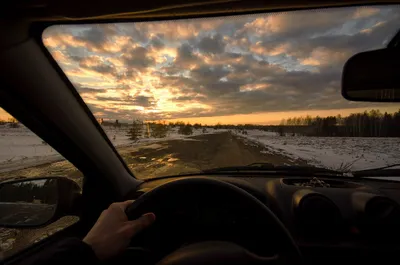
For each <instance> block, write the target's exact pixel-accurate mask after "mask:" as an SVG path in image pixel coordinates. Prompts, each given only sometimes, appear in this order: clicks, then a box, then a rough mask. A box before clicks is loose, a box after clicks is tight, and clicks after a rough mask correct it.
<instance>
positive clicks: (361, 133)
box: [281, 110, 400, 137]
mask: <svg viewBox="0 0 400 265" xmlns="http://www.w3.org/2000/svg"><path fill="white" fill-rule="evenodd" d="M281 125H282V126H284V127H283V128H285V127H291V129H292V130H289V132H292V133H297V132H298V131H300V130H302V129H303V130H302V131H305V132H306V134H307V135H310V136H349V137H400V110H399V111H397V112H395V113H387V112H385V113H381V112H380V111H379V110H371V111H369V112H367V111H365V112H363V113H354V114H350V115H349V116H346V117H342V116H340V115H337V116H328V117H325V118H321V117H318V116H317V117H310V116H306V117H293V118H289V119H287V120H282V122H281ZM302 127H307V128H308V129H309V130H304V128H302Z"/></svg>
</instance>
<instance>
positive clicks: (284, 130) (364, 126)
mask: <svg viewBox="0 0 400 265" xmlns="http://www.w3.org/2000/svg"><path fill="white" fill-rule="evenodd" d="M107 125H109V126H114V127H119V126H124V127H125V126H128V128H129V129H128V133H127V135H128V136H129V138H130V139H131V140H133V141H136V140H138V139H139V138H140V137H142V136H143V135H144V137H155V138H163V137H166V136H167V134H168V131H169V130H170V129H173V128H178V130H177V131H178V133H179V134H183V135H192V134H193V130H194V129H201V130H202V132H203V133H206V132H207V130H208V129H211V128H212V129H215V130H219V129H226V130H238V131H239V132H242V133H243V134H246V133H247V131H246V130H254V129H258V130H264V131H271V132H276V133H278V134H279V135H281V136H285V135H304V136H343V137H400V110H399V111H397V112H394V113H387V112H385V113H381V112H380V111H379V110H374V109H373V110H370V111H365V112H362V113H353V114H350V115H348V116H341V115H336V116H328V117H319V116H316V117H311V116H305V117H303V116H302V117H291V118H288V119H286V120H282V121H281V123H280V124H279V125H260V124H238V125H233V124H221V123H218V124H216V125H204V124H200V123H194V124H191V123H185V122H183V121H177V122H169V123H166V122H165V121H159V122H147V123H144V122H143V121H140V120H134V121H133V122H132V123H130V124H126V125H125V124H123V125H122V124H121V123H118V122H117V121H116V122H114V123H109V124H107ZM107 125H106V124H103V126H107Z"/></svg>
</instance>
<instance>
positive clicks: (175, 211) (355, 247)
mask: <svg viewBox="0 0 400 265" xmlns="http://www.w3.org/2000/svg"><path fill="white" fill-rule="evenodd" d="M196 177H208V178H215V179H218V180H221V181H224V182H227V183H230V184H233V185H235V186H237V187H239V188H241V189H243V190H245V191H247V192H248V193H250V194H252V195H253V196H254V197H256V198H257V199H258V200H260V201H261V202H262V203H264V204H265V205H267V206H268V207H269V208H270V209H271V211H273V212H274V213H275V215H276V216H277V217H278V218H279V219H280V220H281V221H282V223H283V224H284V225H285V226H286V228H287V229H288V230H289V232H290V233H291V235H292V237H293V238H294V239H295V241H296V243H297V245H298V246H299V248H300V249H301V251H302V253H303V255H304V256H305V258H306V259H307V261H308V262H310V263H319V262H324V263H325V264H326V263H329V264H330V263H332V264H333V263H337V262H338V261H340V260H341V259H342V258H343V257H346V258H354V259H357V260H358V261H360V259H361V260H362V259H365V260H366V261H367V260H370V259H371V258H378V259H380V260H382V257H386V258H388V259H390V257H391V255H393V256H395V255H397V253H398V251H399V250H400V241H399V240H398V238H399V237H400V192H399V191H400V183H398V182H391V181H384V180H376V179H365V178H364V179H350V178H329V177H318V178H316V177H293V176H291V177H285V176H277V177H271V176H268V177H263V176H236V175H235V176H229V175H227V176H220V175H218V176H196ZM179 178H183V177H179ZM179 178H175V177H173V178H163V179H154V180H148V181H146V182H144V183H142V184H141V186H140V187H139V189H138V190H137V193H136V195H135V196H136V197H138V196H140V195H141V194H143V193H145V192H147V191H149V190H151V189H153V188H155V187H157V186H160V185H162V184H164V183H167V182H170V181H174V180H176V179H179ZM185 178H186V177H185ZM188 178H190V177H188ZM188 196H190V195H188ZM196 196H197V197H196V200H191V199H190V200H189V199H188V200H182V199H180V201H170V202H165V203H163V204H162V205H161V206H160V207H162V208H163V210H164V212H166V213H168V215H169V216H173V218H172V220H171V223H169V227H174V225H175V227H185V226H187V227H186V232H185V233H186V234H190V233H188V231H189V230H190V229H191V228H192V229H191V230H190V231H192V230H193V227H203V228H204V227H207V228H208V229H209V230H210V228H213V229H211V231H212V234H214V235H216V237H217V236H225V237H224V238H225V239H226V236H227V235H228V234H229V232H228V230H226V233H225V229H224V228H232V227H233V229H234V227H235V225H236V224H243V223H246V224H247V226H246V227H247V230H248V231H237V234H239V235H241V237H240V238H241V240H242V242H239V243H243V244H242V245H246V244H250V243H249V242H250V241H251V239H252V236H251V234H254V233H257V232H256V231H257V228H256V227H257V225H259V224H257V221H256V220H257V216H255V215H252V213H251V209H246V208H244V206H242V205H241V204H240V202H232V201H229V200H225V199H224V198H222V197H221V198H217V199H215V198H208V196H209V194H202V195H200V196H199V195H198V194H197V195H196ZM211 201H212V202H211ZM238 213H240V214H238ZM188 224H191V226H188ZM261 225H262V224H261ZM168 230H170V229H168ZM194 230H196V229H194ZM197 231H198V232H199V233H198V234H197V235H196V236H195V239H194V238H192V240H194V241H195V240H201V236H202V232H201V231H203V230H202V229H197ZM230 231H232V230H230ZM191 235H192V236H193V233H191ZM165 236H166V237H171V236H172V235H171V234H169V235H165ZM269 236H270V237H271V245H270V246H268V247H270V248H271V249H273V231H271V235H269ZM228 239H229V238H228ZM187 240H188V241H190V239H189V237H188V238H187ZM258 247H259V248H260V247H261V248H266V247H267V246H258Z"/></svg>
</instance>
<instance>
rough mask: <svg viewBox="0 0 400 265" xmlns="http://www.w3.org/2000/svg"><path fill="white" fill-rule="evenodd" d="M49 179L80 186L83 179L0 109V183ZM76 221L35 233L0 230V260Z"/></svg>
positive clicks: (70, 219) (67, 219)
mask: <svg viewBox="0 0 400 265" xmlns="http://www.w3.org/2000/svg"><path fill="white" fill-rule="evenodd" d="M50 176H62V177H66V178H69V179H72V180H74V181H76V182H77V183H78V185H79V186H82V180H83V176H82V174H81V173H80V172H79V170H78V169H76V168H75V167H74V166H73V165H72V164H71V163H69V162H68V161H67V160H65V159H64V158H63V157H62V156H61V155H60V154H59V153H58V152H57V151H55V150H54V149H53V148H52V147H51V146H50V145H48V144H47V143H46V142H45V141H43V140H42V139H40V138H39V137H38V136H36V135H35V134H34V133H33V132H32V131H30V130H29V129H28V128H26V127H25V126H24V125H23V124H21V123H20V122H18V121H17V120H16V119H15V118H13V117H12V116H11V115H9V114H8V113H7V112H5V111H4V110H3V109H1V108H0V182H4V181H7V180H13V179H23V178H34V177H50ZM48 195H49V196H50V194H48ZM44 196H45V195H44ZM2 199H3V198H2ZM1 203H4V202H3V201H1V202H0V204H1ZM11 210H12V209H11ZM30 214H32V215H33V213H30ZM77 220H78V218H77V217H75V216H67V217H63V218H61V219H59V220H57V221H56V222H54V223H52V224H49V225H48V226H45V227H41V228H38V229H11V228H3V227H0V260H2V259H4V258H6V257H9V256H11V255H13V254H15V253H17V252H19V251H21V250H23V249H24V248H26V247H29V246H31V245H32V244H35V243H37V242H39V241H41V240H43V239H45V238H47V237H48V236H50V235H52V234H54V233H56V232H58V231H60V230H62V229H64V228H65V227H67V226H69V225H71V224H73V223H74V222H76V221H77Z"/></svg>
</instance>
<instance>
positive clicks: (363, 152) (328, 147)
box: [234, 130, 400, 170]
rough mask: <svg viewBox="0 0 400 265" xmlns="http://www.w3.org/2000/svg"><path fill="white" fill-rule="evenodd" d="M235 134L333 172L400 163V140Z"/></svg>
mask: <svg viewBox="0 0 400 265" xmlns="http://www.w3.org/2000/svg"><path fill="white" fill-rule="evenodd" d="M234 133H235V134H236V135H238V136H241V137H244V138H247V139H248V140H251V141H253V142H257V143H259V144H261V145H264V146H265V147H266V152H271V153H277V152H278V153H280V154H283V155H285V156H288V157H290V158H293V159H303V160H306V161H308V163H309V164H312V165H315V166H321V167H325V168H331V169H336V170H360V169H369V168H374V167H383V166H387V165H390V164H395V163H400V138H367V137H365V138H364V137H307V136H279V135H278V134H277V133H274V132H265V131H261V130H247V135H246V134H242V133H240V132H239V131H235V132H234Z"/></svg>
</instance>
